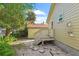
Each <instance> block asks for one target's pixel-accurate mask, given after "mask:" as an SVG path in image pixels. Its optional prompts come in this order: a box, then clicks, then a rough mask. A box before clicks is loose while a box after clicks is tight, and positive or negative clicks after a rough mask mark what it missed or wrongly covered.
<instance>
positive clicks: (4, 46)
mask: <svg viewBox="0 0 79 59" xmlns="http://www.w3.org/2000/svg"><path fill="white" fill-rule="evenodd" d="M12 39H13V37H3V36H0V55H1V56H12V55H15V54H16V52H15V50H13V48H12V46H11V45H10V44H9V43H11V42H12V41H14V40H12Z"/></svg>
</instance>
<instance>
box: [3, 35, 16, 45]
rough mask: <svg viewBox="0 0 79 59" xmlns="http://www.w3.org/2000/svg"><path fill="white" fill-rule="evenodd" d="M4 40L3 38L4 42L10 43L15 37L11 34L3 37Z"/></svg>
mask: <svg viewBox="0 0 79 59" xmlns="http://www.w3.org/2000/svg"><path fill="white" fill-rule="evenodd" d="M4 40H5V42H7V43H8V44H10V43H12V42H14V41H16V40H17V39H16V38H15V37H13V36H12V35H11V36H7V37H5V38H4Z"/></svg>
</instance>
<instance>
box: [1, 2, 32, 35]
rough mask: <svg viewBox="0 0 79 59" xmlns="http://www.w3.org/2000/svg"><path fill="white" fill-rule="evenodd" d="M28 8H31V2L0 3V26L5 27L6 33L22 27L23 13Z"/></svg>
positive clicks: (23, 22)
mask: <svg viewBox="0 0 79 59" xmlns="http://www.w3.org/2000/svg"><path fill="white" fill-rule="evenodd" d="M29 9H30V10H32V9H33V4H21V3H17V4H14V3H11V4H10V3H9V4H6V3H5V4H0V26H1V27H3V28H6V35H10V34H11V33H12V31H13V30H15V29H21V28H23V26H24V25H25V23H26V22H25V17H24V13H25V11H27V10H29Z"/></svg>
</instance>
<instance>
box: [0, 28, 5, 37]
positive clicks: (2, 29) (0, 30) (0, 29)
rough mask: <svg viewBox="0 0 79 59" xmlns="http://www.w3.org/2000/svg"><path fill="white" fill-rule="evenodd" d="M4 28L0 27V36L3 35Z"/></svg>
mask: <svg viewBox="0 0 79 59" xmlns="http://www.w3.org/2000/svg"><path fill="white" fill-rule="evenodd" d="M5 33H6V29H4V28H0V36H5Z"/></svg>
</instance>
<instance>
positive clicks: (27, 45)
mask: <svg viewBox="0 0 79 59" xmlns="http://www.w3.org/2000/svg"><path fill="white" fill-rule="evenodd" d="M15 43H16V42H15ZM17 43H18V44H17ZM17 43H16V44H14V45H13V47H14V49H15V50H16V56H70V54H68V53H66V52H64V51H62V50H61V49H60V48H58V47H57V46H55V45H53V44H45V45H43V46H42V45H37V46H36V45H33V41H26V40H25V41H17Z"/></svg>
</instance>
